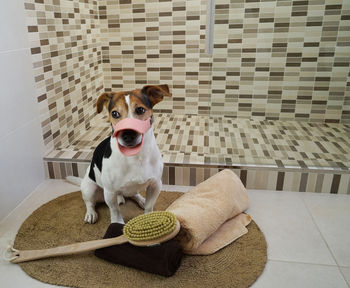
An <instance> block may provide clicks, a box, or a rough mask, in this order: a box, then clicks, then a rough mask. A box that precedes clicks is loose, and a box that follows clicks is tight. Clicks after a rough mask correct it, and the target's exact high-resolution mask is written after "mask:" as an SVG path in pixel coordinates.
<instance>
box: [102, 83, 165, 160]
mask: <svg viewBox="0 0 350 288" xmlns="http://www.w3.org/2000/svg"><path fill="white" fill-rule="evenodd" d="M164 96H171V94H170V92H169V87H168V85H149V86H145V87H143V88H142V89H137V90H132V91H121V92H117V93H115V92H108V93H103V94H102V95H101V96H100V97H99V98H98V99H97V103H96V108H97V113H100V112H101V111H102V110H103V107H106V109H107V110H108V119H109V121H110V123H111V125H112V127H113V128H114V129H115V128H116V127H119V126H123V129H121V130H122V131H121V132H120V133H116V132H118V131H114V132H115V133H114V136H115V137H116V138H117V140H118V144H119V148H120V150H121V152H122V153H124V152H125V153H131V154H129V155H135V154H132V153H134V152H136V151H139V149H134V148H136V147H138V146H140V145H142V141H143V133H142V132H141V130H142V129H136V128H135V129H133V128H132V127H130V129H128V125H129V124H128V123H131V124H132V123H136V124H135V125H136V126H137V125H138V124H140V125H141V126H144V125H145V122H146V121H150V122H152V119H153V110H152V109H153V107H154V105H156V104H157V103H159V102H160V101H162V100H163V98H164ZM126 119H127V120H126ZM140 120H141V121H143V122H141V121H140ZM118 123H119V124H120V125H119V124H118ZM147 124H148V123H147ZM138 148H140V147H138ZM125 153H124V154H125ZM126 155H127V154H126Z"/></svg>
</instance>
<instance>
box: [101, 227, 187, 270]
mask: <svg viewBox="0 0 350 288" xmlns="http://www.w3.org/2000/svg"><path fill="white" fill-rule="evenodd" d="M123 227H124V225H123V224H119V223H112V224H110V225H109V227H108V229H107V232H106V234H105V236H104V238H112V237H117V236H120V235H122V234H123ZM95 255H96V256H97V257H99V258H101V259H104V260H107V261H109V262H112V263H115V264H121V265H124V266H128V267H132V268H136V269H139V270H142V271H145V272H149V273H153V274H158V275H162V276H166V277H169V276H172V275H173V274H174V273H175V272H176V271H177V269H178V268H179V267H180V264H181V259H182V255H183V253H182V248H181V246H180V244H179V243H178V242H177V241H176V240H174V239H171V240H169V241H167V242H164V243H162V244H159V245H156V246H150V247H137V246H133V245H131V244H130V243H125V244H121V245H115V246H111V247H107V248H102V249H97V250H96V251H95Z"/></svg>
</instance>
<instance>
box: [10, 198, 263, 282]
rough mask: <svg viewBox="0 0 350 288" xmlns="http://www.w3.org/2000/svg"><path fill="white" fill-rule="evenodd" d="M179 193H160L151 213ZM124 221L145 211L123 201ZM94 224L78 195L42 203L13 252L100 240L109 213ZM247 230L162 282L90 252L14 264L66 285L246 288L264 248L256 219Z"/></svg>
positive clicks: (102, 209) (190, 259)
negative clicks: (86, 218) (85, 216)
mask: <svg viewBox="0 0 350 288" xmlns="http://www.w3.org/2000/svg"><path fill="white" fill-rule="evenodd" d="M181 195H182V193H179V192H161V194H160V196H159V198H158V200H157V203H156V206H155V210H165V209H166V208H167V207H168V206H169V205H170V203H172V202H173V201H174V200H175V199H176V198H178V197H180V196H181ZM121 210H122V214H123V217H124V220H125V221H128V220H129V219H131V218H132V217H135V216H137V215H139V214H142V213H143V211H142V210H141V209H140V208H139V207H138V206H137V205H136V204H135V203H134V202H133V201H130V200H127V201H126V203H125V205H122V206H121ZM97 211H98V214H99V220H98V222H97V223H96V224H93V225H91V224H84V222H83V218H84V215H85V204H84V201H83V200H82V198H81V193H80V192H74V193H70V194H67V195H64V196H61V197H59V198H56V199H54V200H52V201H51V202H48V203H46V204H45V205H43V206H41V207H40V208H39V209H37V210H36V211H35V212H34V213H33V214H32V215H31V216H29V217H28V218H27V219H26V220H25V222H24V223H23V224H22V226H21V228H20V229H19V232H18V234H17V236H16V239H15V245H14V247H15V248H16V249H43V248H51V247H55V246H58V245H66V244H71V243H74V242H82V241H88V240H95V239H101V238H103V235H104V234H105V232H106V230H107V227H108V225H109V209H108V207H107V206H106V205H105V204H101V205H99V206H98V207H97ZM247 228H248V230H249V232H248V233H247V234H246V235H244V236H242V237H241V238H239V239H238V240H236V241H235V242H233V243H232V244H230V245H228V246H226V247H225V248H223V249H222V250H220V251H218V252H217V253H215V254H213V255H210V256H187V255H185V256H184V257H183V259H182V264H181V266H180V268H179V270H178V271H177V272H176V273H175V275H173V276H172V277H169V278H165V277H162V276H157V275H154V274H149V273H146V272H143V271H138V270H136V269H132V268H128V267H124V266H120V265H116V264H112V263H109V262H106V261H104V260H101V259H99V258H97V257H96V256H95V255H94V254H93V252H88V253H84V254H80V255H72V256H64V257H58V258H48V259H42V260H37V261H32V262H25V263H21V264H18V265H20V266H21V268H22V269H23V270H24V271H25V272H26V273H27V274H28V275H29V276H31V277H33V278H35V279H38V280H40V281H42V282H46V283H50V284H55V285H61V286H69V287H96V288H97V287H123V288H129V287H130V288H131V287H132V288H137V287H140V288H145V287H152V288H156V287H162V288H163V287H167V288H175V287H176V288H181V287H191V288H196V287H221V288H225V287H230V288H233V287H242V288H243V287H249V286H251V285H252V284H253V283H254V282H255V281H256V279H257V278H258V277H259V276H260V274H261V273H262V272H263V270H264V267H265V264H266V261H267V245H266V241H265V238H264V235H263V233H262V232H261V231H260V229H259V227H258V226H257V225H256V223H255V222H254V221H252V222H251V223H250V224H249V225H248V226H247Z"/></svg>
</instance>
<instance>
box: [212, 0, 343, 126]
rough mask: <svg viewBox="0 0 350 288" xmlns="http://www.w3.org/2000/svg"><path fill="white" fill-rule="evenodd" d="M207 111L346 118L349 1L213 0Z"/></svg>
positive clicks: (323, 119)
mask: <svg viewBox="0 0 350 288" xmlns="http://www.w3.org/2000/svg"><path fill="white" fill-rule="evenodd" d="M215 3H216V8H215V15H216V17H215V25H214V30H215V33H214V36H215V38H214V53H213V62H212V65H213V73H212V86H211V87H212V93H211V105H210V106H211V113H212V114H214V115H221V114H222V113H223V111H224V114H225V115H226V116H232V117H240V118H241V117H254V118H264V119H288V120H293V119H296V120H304V121H312V122H327V123H330V122H349V121H350V105H349V104H350V73H349V72H350V69H349V64H350V2H349V1H342V0H309V1H305V0H295V1H290V0H286V1H261V2H260V1H258V0H245V1H244V0H237V1H230V0H216V1H215Z"/></svg>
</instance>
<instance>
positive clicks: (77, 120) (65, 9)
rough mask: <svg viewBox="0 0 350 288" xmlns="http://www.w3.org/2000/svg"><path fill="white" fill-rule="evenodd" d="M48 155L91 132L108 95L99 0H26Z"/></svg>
mask: <svg viewBox="0 0 350 288" xmlns="http://www.w3.org/2000/svg"><path fill="white" fill-rule="evenodd" d="M24 5H25V9H26V16H27V17H26V18H27V19H26V20H27V25H28V27H27V29H28V35H29V41H30V45H31V54H32V61H33V71H34V77H35V85H36V91H37V92H36V99H37V103H38V105H39V109H40V119H41V127H42V131H43V132H42V133H43V139H44V143H45V147H46V150H47V151H51V150H52V149H53V148H54V147H58V146H61V145H64V144H66V143H70V142H71V141H72V139H74V138H75V137H77V136H78V135H80V134H81V133H84V132H85V131H86V130H87V129H89V127H90V125H91V121H92V119H93V117H94V116H95V110H94V103H95V100H96V97H97V95H98V94H100V93H102V91H103V71H102V66H101V63H102V62H101V61H102V54H101V39H100V24H99V17H98V4H97V1H82V0H80V1H77V0H75V1H68V0H25V4H24Z"/></svg>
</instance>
